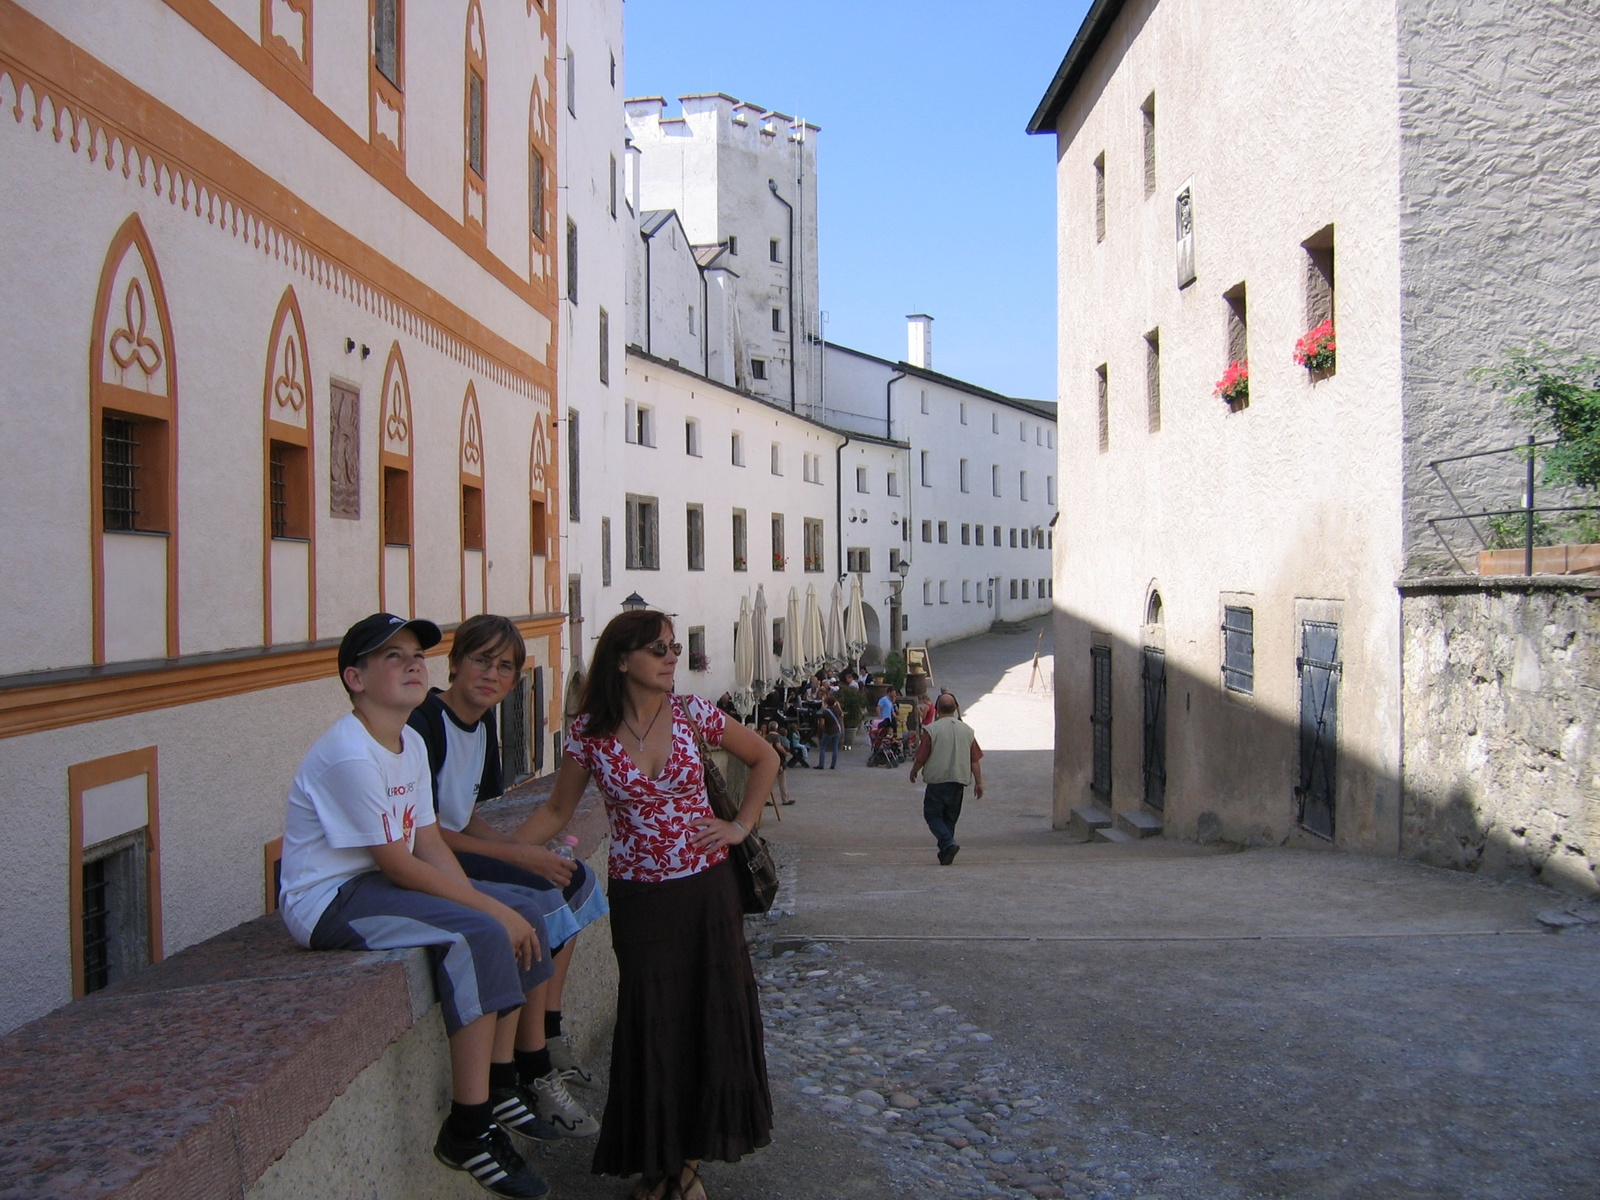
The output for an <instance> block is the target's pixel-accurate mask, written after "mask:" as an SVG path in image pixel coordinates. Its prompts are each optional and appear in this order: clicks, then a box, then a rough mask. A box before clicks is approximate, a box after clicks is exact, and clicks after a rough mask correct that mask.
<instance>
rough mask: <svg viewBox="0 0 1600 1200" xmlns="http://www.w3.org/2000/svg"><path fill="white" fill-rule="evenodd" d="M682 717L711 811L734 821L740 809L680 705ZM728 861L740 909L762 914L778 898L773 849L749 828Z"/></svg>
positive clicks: (697, 728)
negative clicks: (691, 733) (696, 752)
mask: <svg viewBox="0 0 1600 1200" xmlns="http://www.w3.org/2000/svg"><path fill="white" fill-rule="evenodd" d="M683 715H684V716H685V717H686V718H687V719H688V721H689V728H690V729H693V730H694V740H695V745H696V746H698V747H699V749H700V769H701V773H702V775H703V777H704V779H705V785H706V799H707V800H709V801H710V802H711V811H712V812H714V813H716V814H717V817H718V819H719V820H723V821H737V820H738V818H739V806H738V805H737V804H735V803H734V801H733V797H732V796H730V795H729V794H728V781H727V780H726V779H724V778H723V777H722V772H721V771H719V770H718V769H717V764H716V763H714V762H713V761H712V760H711V751H710V748H709V747H708V746H707V745H706V735H705V734H704V733H702V732H701V731H700V722H698V721H696V720H695V719H694V716H693V714H692V713H690V712H689V706H688V705H687V704H685V705H684V706H683ZM728 861H730V862H731V863H733V870H734V875H735V876H736V877H737V879H738V881H739V906H740V907H741V908H742V909H743V910H744V911H745V912H747V913H764V912H766V911H767V910H768V909H769V908H771V907H772V902H773V901H774V900H776V899H777V898H778V864H777V863H775V862H774V861H773V860H772V849H771V847H769V846H768V845H767V841H766V839H765V838H763V837H762V836H761V835H760V834H759V833H757V832H756V831H755V830H754V829H751V830H750V831H748V832H747V833H746V834H745V835H744V841H742V842H736V843H734V844H733V845H731V846H729V847H728Z"/></svg>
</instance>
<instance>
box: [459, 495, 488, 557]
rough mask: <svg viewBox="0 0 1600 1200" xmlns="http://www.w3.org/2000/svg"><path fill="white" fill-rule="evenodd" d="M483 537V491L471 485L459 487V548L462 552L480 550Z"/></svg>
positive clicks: (482, 544) (482, 545)
mask: <svg viewBox="0 0 1600 1200" xmlns="http://www.w3.org/2000/svg"><path fill="white" fill-rule="evenodd" d="M484 545H485V543H484V536H483V489H482V488H481V487H474V486H473V485H472V484H462V485H461V548H462V549H463V550H482V549H483V548H484Z"/></svg>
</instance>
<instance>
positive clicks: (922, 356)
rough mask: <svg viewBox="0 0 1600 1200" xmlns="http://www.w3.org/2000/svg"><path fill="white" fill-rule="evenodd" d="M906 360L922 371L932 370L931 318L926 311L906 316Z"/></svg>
mask: <svg viewBox="0 0 1600 1200" xmlns="http://www.w3.org/2000/svg"><path fill="white" fill-rule="evenodd" d="M906 361H907V362H908V363H910V364H911V365H912V366H913V367H921V368H922V369H923V370H924V371H931V370H933V318H932V317H930V316H929V315H928V314H927V313H912V314H910V315H909V316H908V317H906Z"/></svg>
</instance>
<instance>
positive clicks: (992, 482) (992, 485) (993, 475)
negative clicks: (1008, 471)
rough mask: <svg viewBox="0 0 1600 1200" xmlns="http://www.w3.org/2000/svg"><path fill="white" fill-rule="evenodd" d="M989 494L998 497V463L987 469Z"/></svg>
mask: <svg viewBox="0 0 1600 1200" xmlns="http://www.w3.org/2000/svg"><path fill="white" fill-rule="evenodd" d="M989 492H990V494H991V495H995V496H998V495H999V494H1000V464H999V463H995V464H994V465H993V466H991V467H990V468H989ZM995 528H996V529H998V528H1000V527H999V526H998V525H996V526H995Z"/></svg>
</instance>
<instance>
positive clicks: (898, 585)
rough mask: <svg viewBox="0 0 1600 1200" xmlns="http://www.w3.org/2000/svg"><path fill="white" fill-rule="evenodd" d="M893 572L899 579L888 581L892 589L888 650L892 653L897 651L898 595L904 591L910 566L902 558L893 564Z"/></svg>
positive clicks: (898, 630) (898, 642) (898, 633)
mask: <svg viewBox="0 0 1600 1200" xmlns="http://www.w3.org/2000/svg"><path fill="white" fill-rule="evenodd" d="M894 571H895V574H896V575H898V576H900V578H899V579H891V580H890V581H889V587H890V588H891V589H893V590H891V591H890V593H889V649H890V650H893V651H899V649H900V603H901V601H900V594H901V592H903V591H904V590H905V586H906V576H907V575H909V574H910V573H911V564H910V563H908V562H907V561H906V560H905V559H903V558H902V559H901V560H900V561H899V562H897V563H895V565H894Z"/></svg>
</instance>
